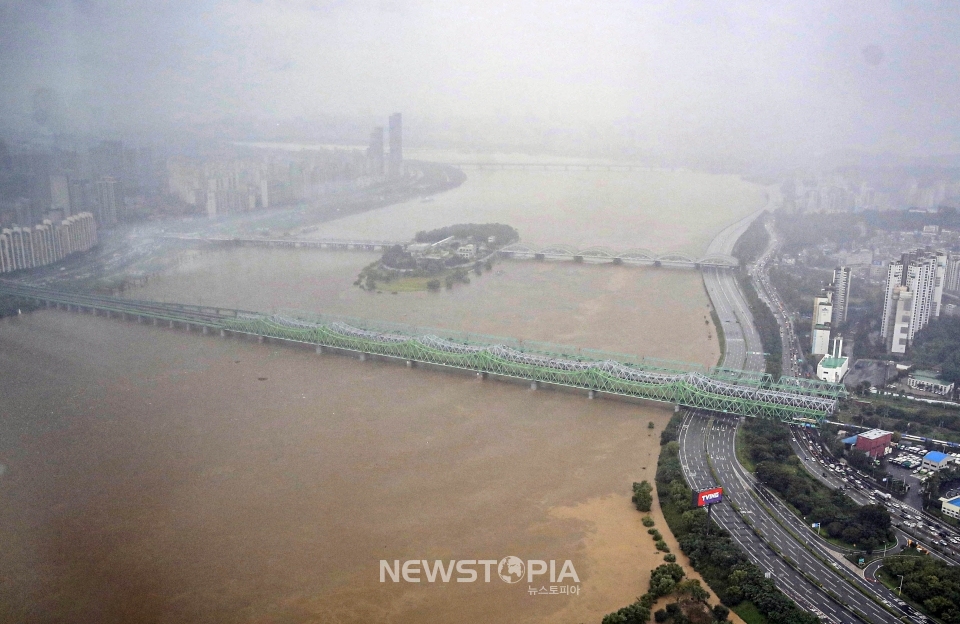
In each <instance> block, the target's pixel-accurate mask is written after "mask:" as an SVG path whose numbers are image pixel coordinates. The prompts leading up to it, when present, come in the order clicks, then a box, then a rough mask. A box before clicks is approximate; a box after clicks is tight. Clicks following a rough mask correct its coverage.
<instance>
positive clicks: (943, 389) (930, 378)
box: [907, 370, 953, 396]
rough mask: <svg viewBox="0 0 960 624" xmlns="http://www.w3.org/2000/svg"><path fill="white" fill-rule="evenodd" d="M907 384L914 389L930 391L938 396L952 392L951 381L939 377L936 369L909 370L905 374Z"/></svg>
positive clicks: (948, 394)
mask: <svg viewBox="0 0 960 624" xmlns="http://www.w3.org/2000/svg"><path fill="white" fill-rule="evenodd" d="M907 385H908V386H910V387H911V388H913V389H914V390H921V391H923V392H931V393H933V394H938V395H940V396H950V395H951V394H953V383H951V382H948V381H944V380H942V379H940V376H939V375H938V374H937V372H936V371H928V370H917V371H911V372H910V374H909V375H908V376H907Z"/></svg>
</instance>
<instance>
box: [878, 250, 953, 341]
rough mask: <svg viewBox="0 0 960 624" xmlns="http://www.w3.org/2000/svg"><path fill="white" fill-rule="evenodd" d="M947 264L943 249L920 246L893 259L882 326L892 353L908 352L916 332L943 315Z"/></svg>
mask: <svg viewBox="0 0 960 624" xmlns="http://www.w3.org/2000/svg"><path fill="white" fill-rule="evenodd" d="M946 268H947V256H946V254H944V253H943V252H942V251H929V250H919V249H918V250H916V251H912V252H910V253H906V254H903V257H902V258H901V259H900V260H897V261H895V262H891V263H890V266H889V267H888V269H887V281H886V292H885V298H884V306H883V319H882V322H881V326H880V335H881V336H882V337H883V338H884V339H885V340H886V343H887V350H888V351H889V352H890V353H906V350H907V347H908V346H909V345H910V343H912V342H913V337H914V335H915V334H916V333H917V332H918V331H920V330H921V329H923V328H924V327H925V326H926V325H927V323H929V322H930V319H931V318H936V317H938V316H940V303H941V299H942V298H943V289H944V285H945V282H946V279H945V278H946Z"/></svg>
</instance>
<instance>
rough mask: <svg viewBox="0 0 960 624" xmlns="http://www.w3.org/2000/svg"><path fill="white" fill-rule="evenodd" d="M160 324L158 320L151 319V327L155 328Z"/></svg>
mask: <svg viewBox="0 0 960 624" xmlns="http://www.w3.org/2000/svg"><path fill="white" fill-rule="evenodd" d="M159 324H160V319H153V326H154V327H156V326H157V325H159Z"/></svg>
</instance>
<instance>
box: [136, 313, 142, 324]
mask: <svg viewBox="0 0 960 624" xmlns="http://www.w3.org/2000/svg"><path fill="white" fill-rule="evenodd" d="M142 322H143V317H142V316H140V315H139V314H138V315H137V325H139V324H140V323H142Z"/></svg>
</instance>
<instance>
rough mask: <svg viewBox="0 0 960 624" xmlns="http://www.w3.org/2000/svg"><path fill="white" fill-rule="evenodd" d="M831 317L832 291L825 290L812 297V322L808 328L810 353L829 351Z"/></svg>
mask: <svg viewBox="0 0 960 624" xmlns="http://www.w3.org/2000/svg"><path fill="white" fill-rule="evenodd" d="M832 319H833V292H832V291H826V292H824V293H823V294H822V295H820V296H819V297H814V299H813V323H812V326H811V328H810V353H812V354H814V355H826V354H827V353H829V352H830V323H831V320H832Z"/></svg>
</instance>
